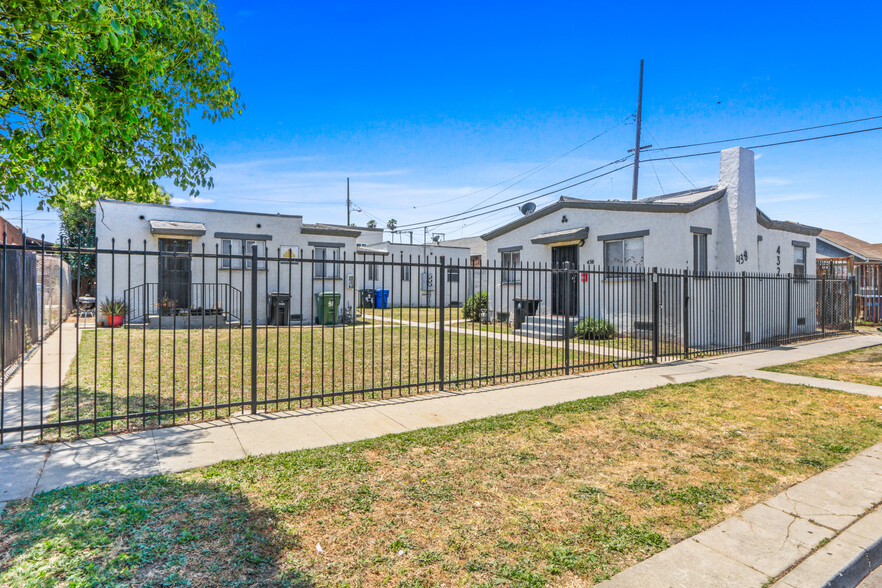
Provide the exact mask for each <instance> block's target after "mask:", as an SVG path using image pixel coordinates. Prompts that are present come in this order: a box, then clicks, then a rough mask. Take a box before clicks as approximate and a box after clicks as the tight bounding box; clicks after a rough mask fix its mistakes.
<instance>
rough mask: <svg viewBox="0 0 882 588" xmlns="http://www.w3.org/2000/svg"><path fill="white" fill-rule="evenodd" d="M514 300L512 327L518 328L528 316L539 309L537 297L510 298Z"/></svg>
mask: <svg viewBox="0 0 882 588" xmlns="http://www.w3.org/2000/svg"><path fill="white" fill-rule="evenodd" d="M512 302H514V328H515V329H520V328H521V325H522V324H523V323H524V321H525V320H526V318H527V317H528V316H533V315H534V314H536V311H537V310H539V303H540V302H542V300H541V299H539V298H512Z"/></svg>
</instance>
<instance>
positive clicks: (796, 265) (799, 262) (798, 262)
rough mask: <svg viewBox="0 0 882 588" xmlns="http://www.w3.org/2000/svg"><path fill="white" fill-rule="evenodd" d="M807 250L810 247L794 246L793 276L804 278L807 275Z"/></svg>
mask: <svg viewBox="0 0 882 588" xmlns="http://www.w3.org/2000/svg"><path fill="white" fill-rule="evenodd" d="M807 251H808V248H806V247H794V248H793V277H795V278H804V277H805V276H806V271H805V266H806V257H807V256H806V252H807Z"/></svg>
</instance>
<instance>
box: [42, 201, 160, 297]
mask: <svg viewBox="0 0 882 588" xmlns="http://www.w3.org/2000/svg"><path fill="white" fill-rule="evenodd" d="M102 197H104V196H103V195H101V194H99V193H98V192H97V191H95V190H87V191H84V192H81V193H79V194H75V195H69V196H68V197H67V198H66V199H65V201H64V202H63V203H61V204H59V205H58V217H59V218H60V220H61V227H60V228H59V230H58V236H59V237H60V239H61V243H60V245H61V246H62V247H63V248H64V251H65V253H64V254H63V256H64V260H65V261H67V263H68V264H69V265H70V268H71V273H72V277H73V279H74V281H75V282H76V284H75V286H74V291H75V292H77V295H79V296H82V295H85V294H89V293H91V292H92V290H93V287H94V285H95V270H96V267H95V255H94V254H90V253H89V251H90V250H92V249H94V248H95V245H96V244H97V243H98V237H97V236H96V234H95V224H96V222H100V220H99V219H100V210H98V208H99V207H100V204H98V199H99V198H102ZM115 197H116V199H117V200H135V198H134V196H133V195H132V194H123V195H115ZM137 200H138V201H140V202H152V203H154V204H168V203H169V201H170V200H171V195H170V194H169V193H168V192H166V191H165V189H164V188H162V187H161V186H158V185H155V184H154V186H153V190H152V192H150V193H149V194H142V195H140V197H139V198H137ZM108 247H109V245H108ZM117 247H125V245H124V244H120V243H117Z"/></svg>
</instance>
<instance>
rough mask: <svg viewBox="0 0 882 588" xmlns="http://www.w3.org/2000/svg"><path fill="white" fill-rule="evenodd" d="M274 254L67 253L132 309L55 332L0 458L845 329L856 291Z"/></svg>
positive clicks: (697, 277)
mask: <svg viewBox="0 0 882 588" xmlns="http://www.w3.org/2000/svg"><path fill="white" fill-rule="evenodd" d="M5 251H8V252H9V253H15V252H17V253H18V254H19V255H20V254H21V252H22V248H21V247H13V246H7V247H6V249H5ZM35 253H39V254H40V255H45V254H46V252H35ZM56 253H57V252H56ZM273 253H274V252H267V253H266V254H264V255H259V254H258V250H257V248H254V249H253V250H252V251H251V252H248V253H246V254H243V255H235V254H233V255H231V254H224V253H222V252H220V251H218V250H215V251H206V250H205V248H202V250H200V251H190V250H188V251H177V250H172V251H163V252H159V251H147V250H146V244H145V245H144V246H143V247H140V246H137V247H134V248H133V247H132V245H131V244H127V246H126V247H125V248H110V249H90V250H88V251H85V250H83V251H76V252H68V258H69V259H70V258H71V257H70V256H71V254H72V255H73V258H74V259H77V258H79V256H82V259H84V260H95V261H96V265H97V292H96V295H97V297H98V298H99V300H104V299H105V298H108V299H118V300H121V301H123V302H125V303H126V304H127V306H128V308H127V312H126V315H125V319H124V323H123V325H122V326H121V327H120V328H108V327H105V326H103V322H104V321H105V320H106V319H107V317H104V316H101V315H100V314H99V316H98V317H91V318H85V317H80V318H78V320H77V321H75V322H72V323H68V324H65V325H64V328H63V329H62V330H61V332H60V335H59V343H58V345H59V348H60V349H61V348H62V347H63V348H64V349H67V350H68V351H69V353H68V354H67V356H65V355H64V354H63V353H61V352H59V353H58V354H55V355H52V354H47V356H46V357H50V358H53V359H51V360H49V361H51V362H54V363H40V364H38V365H34V369H32V370H30V371H28V370H23V371H22V377H21V378H20V381H19V382H17V383H6V382H4V384H3V388H2V390H0V401H2V403H0V404H2V410H0V442H4V441H12V440H15V441H19V440H24V439H26V438H38V437H39V438H42V439H48V440H56V439H67V438H73V437H77V436H90V435H100V434H103V433H109V432H119V431H127V430H136V429H143V428H150V427H159V426H166V425H173V424H180V423H187V422H194V421H199V420H204V419H216V418H224V417H228V416H230V415H234V414H238V413H254V412H260V411H276V410H287V409H295V408H300V407H308V406H316V405H326V404H335V403H345V402H353V401H361V400H368V399H372V398H389V397H396V396H406V395H412V394H419V393H424V392H429V391H433V390H439V389H462V388H468V387H477V386H482V385H488V384H500V383H506V382H513V381H518V380H524V379H529V378H538V377H547V376H553V375H558V374H572V373H581V372H586V371H590V370H598V369H614V368H616V367H620V366H630V365H640V364H648V363H653V362H659V361H668V360H675V359H681V358H692V357H698V356H703V355H708V354H717V353H725V352H730V351H737V350H745V349H754V348H761V347H771V346H777V345H781V344H786V343H790V342H794V341H799V340H805V339H811V338H818V337H825V336H830V335H834V334H838V333H844V332H849V331H851V330H853V320H854V296H855V292H854V282H853V281H852V280H850V279H839V278H831V277H827V276H821V277H804V278H798V279H797V278H793V277H790V276H767V275H753V274H743V273H742V274H721V273H707V274H694V273H691V272H688V271H683V270H664V269H644V268H602V267H593V266H585V267H571V266H568V265H563V266H560V267H552V266H549V265H539V264H525V265H522V266H518V267H501V266H499V265H495V264H491V265H487V266H480V267H475V266H471V265H459V264H451V263H449V261H448V260H446V259H445V258H444V257H439V258H424V257H407V258H402V257H400V256H399V257H396V256H394V255H389V256H388V257H378V256H370V255H369V256H366V257H365V256H359V258H357V259H347V258H346V257H345V256H342V257H341V258H338V259H315V258H301V259H291V258H288V257H283V256H282V255H281V252H275V254H273ZM13 257H14V255H13ZM78 268H79V264H78V263H73V264H72V271H73V274H74V276H75V277H78V276H77V272H78ZM4 324H5V323H4ZM74 349H75V350H76V352H75V353H73V350H74ZM40 357H41V358H42V354H41V355H40ZM65 357H67V359H65ZM28 378H30V379H28ZM53 378H54V379H53ZM13 384H15V385H13Z"/></svg>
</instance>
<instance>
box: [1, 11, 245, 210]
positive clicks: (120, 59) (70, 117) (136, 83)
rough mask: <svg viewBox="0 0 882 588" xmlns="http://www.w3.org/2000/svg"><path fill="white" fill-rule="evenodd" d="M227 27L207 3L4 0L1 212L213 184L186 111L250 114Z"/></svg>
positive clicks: (141, 196)
mask: <svg viewBox="0 0 882 588" xmlns="http://www.w3.org/2000/svg"><path fill="white" fill-rule="evenodd" d="M222 30H223V27H222V26H221V24H220V22H219V20H218V17H217V14H216V11H215V6H214V4H212V3H210V2H206V1H203V0H116V1H115V2H113V3H111V2H110V1H109V0H4V1H3V2H2V3H0V207H2V205H3V203H5V202H8V201H9V200H10V199H11V198H13V197H16V196H24V195H26V194H35V195H37V196H39V198H40V207H41V208H42V206H43V204H45V203H48V204H49V205H51V206H54V207H58V206H60V205H61V204H63V203H64V202H65V201H66V200H68V199H69V198H71V196H70V195H71V194H81V193H84V192H88V191H91V190H94V189H95V188H96V187H97V189H99V190H100V191H101V192H102V193H104V194H127V195H129V196H130V198H129V199H132V200H148V199H149V198H150V197H151V195H152V194H153V193H154V192H155V190H156V180H157V179H158V178H163V177H168V178H171V179H172V180H173V181H174V183H175V185H176V186H178V187H180V188H181V189H182V190H184V191H189V193H190V194H191V195H195V194H198V193H199V189H200V188H208V187H211V186H212V179H211V177H210V176H209V172H210V170H211V168H212V167H214V164H213V163H212V162H211V160H210V159H209V157H208V155H207V153H206V152H205V150H204V148H203V146H202V145H201V144H200V143H199V142H198V141H197V139H196V137H195V136H194V135H193V133H192V132H191V129H190V123H189V120H188V117H189V116H190V115H192V114H196V115H199V116H201V117H202V118H207V119H209V120H211V121H212V122H215V121H217V120H220V119H225V118H231V117H233V116H234V115H236V114H237V113H239V112H241V110H242V106H241V104H240V102H239V93H238V92H237V91H236V89H235V88H234V87H233V86H232V70H231V66H230V63H229V61H228V59H227V52H226V48H225V47H224V44H223V41H222V40H221V38H220V36H219V35H220V33H221V31H222Z"/></svg>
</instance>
